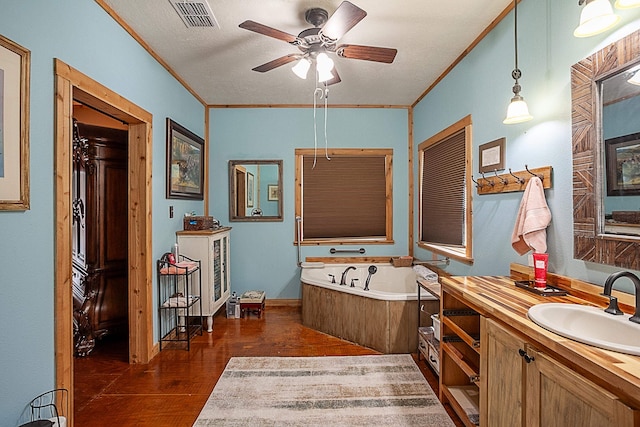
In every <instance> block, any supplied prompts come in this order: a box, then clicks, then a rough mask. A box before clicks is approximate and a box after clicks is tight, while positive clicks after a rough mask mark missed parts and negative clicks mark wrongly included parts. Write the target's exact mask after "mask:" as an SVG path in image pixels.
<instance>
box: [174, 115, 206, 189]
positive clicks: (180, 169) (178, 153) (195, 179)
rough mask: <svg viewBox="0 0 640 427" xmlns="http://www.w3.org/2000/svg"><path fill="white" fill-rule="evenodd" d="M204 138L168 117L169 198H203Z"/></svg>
mask: <svg viewBox="0 0 640 427" xmlns="http://www.w3.org/2000/svg"><path fill="white" fill-rule="evenodd" d="M203 183H204V140H203V139H202V138H200V137H199V136H197V135H196V134H194V133H193V132H190V131H189V130H187V129H185V128H184V127H182V126H180V125H179V124H177V123H176V122H174V121H173V120H171V119H170V118H168V117H167V199H194V200H203V199H204V185H203Z"/></svg>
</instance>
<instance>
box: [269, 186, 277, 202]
mask: <svg viewBox="0 0 640 427" xmlns="http://www.w3.org/2000/svg"><path fill="white" fill-rule="evenodd" d="M267 200H269V201H275V200H278V186H277V185H271V184H270V185H267Z"/></svg>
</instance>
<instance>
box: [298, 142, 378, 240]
mask: <svg viewBox="0 0 640 427" xmlns="http://www.w3.org/2000/svg"><path fill="white" fill-rule="evenodd" d="M330 158H331V160H327V159H326V158H325V157H324V156H318V157H317V158H316V163H315V167H314V156H313V155H303V156H302V177H301V182H302V189H301V192H302V197H301V204H302V209H301V211H302V217H303V236H304V237H303V240H313V239H334V240H335V239H346V240H348V239H361V238H374V239H375V238H377V239H380V238H382V239H384V238H386V235H387V211H388V209H387V204H388V203H389V202H388V197H387V179H390V177H387V167H388V166H389V167H390V165H387V157H386V155H385V154H381V155H377V154H364V155H363V154H354V155H349V154H340V155H336V154H331V155H330Z"/></svg>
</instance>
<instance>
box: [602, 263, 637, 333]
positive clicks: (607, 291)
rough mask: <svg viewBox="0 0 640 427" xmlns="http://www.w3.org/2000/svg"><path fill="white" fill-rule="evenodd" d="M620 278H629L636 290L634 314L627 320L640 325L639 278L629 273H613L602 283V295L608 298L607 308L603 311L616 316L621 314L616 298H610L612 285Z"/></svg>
mask: <svg viewBox="0 0 640 427" xmlns="http://www.w3.org/2000/svg"><path fill="white" fill-rule="evenodd" d="M621 277H627V278H629V279H630V280H631V281H632V282H633V286H635V288H636V312H635V314H634V315H633V316H631V318H630V319H629V320H630V321H632V322H634V323H640V278H638V276H636V275H635V274H633V273H631V272H629V271H618V272H617V273H613V274H611V275H610V276H609V277H607V280H606V281H605V282H604V292H603V293H602V295H604V296H606V297H609V307H607V308H606V309H605V310H604V311H606V312H607V313H611V314H616V315H619V314H623V313H622V311H620V309H619V308H618V298H616V297H613V296H611V291H612V290H613V283H614V282H615V281H616V280H618V279H619V278H621Z"/></svg>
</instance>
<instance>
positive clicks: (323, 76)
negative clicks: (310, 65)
mask: <svg viewBox="0 0 640 427" xmlns="http://www.w3.org/2000/svg"><path fill="white" fill-rule="evenodd" d="M333 77H334V76H333V73H332V72H331V70H322V69H320V67H318V81H319V82H320V83H324V82H326V81H328V80H331V79H332V78H333Z"/></svg>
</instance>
